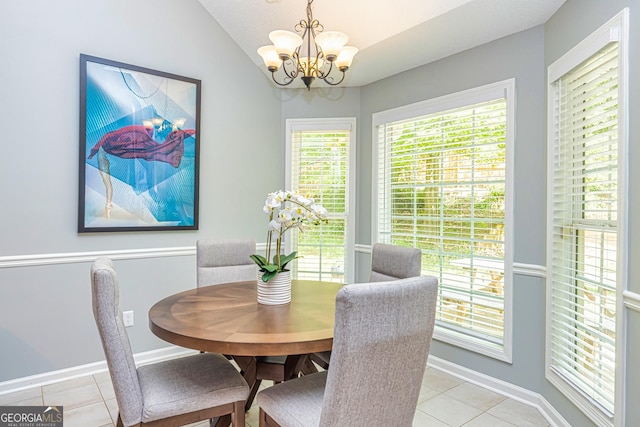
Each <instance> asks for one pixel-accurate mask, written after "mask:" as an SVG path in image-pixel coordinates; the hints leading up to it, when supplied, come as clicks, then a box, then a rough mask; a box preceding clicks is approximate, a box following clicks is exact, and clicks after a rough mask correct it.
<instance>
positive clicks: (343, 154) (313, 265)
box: [287, 119, 355, 283]
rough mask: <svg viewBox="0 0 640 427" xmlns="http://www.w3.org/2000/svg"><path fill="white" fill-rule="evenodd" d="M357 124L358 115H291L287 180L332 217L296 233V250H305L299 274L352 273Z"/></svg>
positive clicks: (326, 277) (330, 276)
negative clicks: (353, 177)
mask: <svg viewBox="0 0 640 427" xmlns="http://www.w3.org/2000/svg"><path fill="white" fill-rule="evenodd" d="M354 126H355V120H353V119H335V120H334V119H331V120H328V119H310V120H294V119H291V120H287V137H288V140H287V167H288V169H289V170H288V176H287V179H288V181H289V182H288V183H287V185H288V186H290V188H291V189H292V190H294V191H296V192H299V193H302V194H305V195H307V196H308V197H312V198H313V199H314V200H315V201H316V202H317V203H320V204H321V205H322V206H324V207H325V209H327V211H328V213H327V218H328V220H329V221H328V222H326V223H323V224H321V225H320V226H318V227H313V228H309V229H306V230H305V231H304V233H299V232H297V231H295V230H294V232H293V233H292V235H291V237H292V238H291V242H290V245H291V250H296V251H297V252H298V256H299V258H298V259H297V260H296V262H295V263H294V265H293V267H292V274H293V276H292V277H294V278H297V279H308V280H323V281H333V282H341V283H345V282H347V281H350V280H347V279H348V278H349V277H350V276H352V273H351V272H350V271H349V270H348V268H349V265H350V264H349V254H350V252H352V250H350V249H349V248H352V247H353V230H352V219H351V218H352V212H351V206H352V202H351V197H353V191H352V189H351V186H352V185H353V183H352V181H351V177H350V176H351V168H352V164H351V158H352V156H353V150H354V149H355V146H354V143H353V140H354V138H355V130H354Z"/></svg>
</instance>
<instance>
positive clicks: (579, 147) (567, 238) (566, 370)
mask: <svg viewBox="0 0 640 427" xmlns="http://www.w3.org/2000/svg"><path fill="white" fill-rule="evenodd" d="M618 89H619V81H618V44H617V43H610V44H608V45H607V46H606V47H605V48H604V49H602V50H600V51H599V52H598V53H596V54H595V55H593V56H591V57H590V58H589V59H588V60H586V61H584V62H582V63H581V64H580V65H579V66H578V67H576V68H574V69H572V70H571V71H569V72H567V73H566V74H564V75H563V76H562V77H560V78H559V79H558V80H557V81H555V82H554V84H553V90H554V91H555V96H554V98H555V102H554V104H555V111H554V116H555V117H554V124H555V136H554V146H553V154H552V155H553V177H552V183H551V185H552V189H551V191H552V198H551V206H550V208H551V209H552V212H551V216H552V224H551V225H552V230H551V241H552V242H551V243H552V247H551V251H552V256H551V266H550V268H551V272H550V273H551V280H552V283H551V307H549V308H550V312H551V319H550V322H551V328H550V361H549V364H550V368H551V369H552V370H553V371H554V372H555V373H556V374H557V375H559V376H560V377H561V378H562V379H563V380H564V381H566V382H567V383H569V384H570V385H571V386H572V387H574V388H576V389H577V390H579V391H580V393H582V394H584V395H585V396H587V397H588V398H589V399H590V400H591V401H592V402H593V403H594V404H595V405H597V406H598V407H599V408H601V409H602V410H604V412H605V413H606V414H608V415H612V414H613V412H614V395H615V364H616V343H615V340H616V282H617V279H616V273H617V269H618V259H617V258H618V256H617V247H618V231H619V227H618V219H619V218H618V211H619V208H618V162H619V155H618V149H619V145H618V131H619V127H618V120H619V112H618V111H619V110H618Z"/></svg>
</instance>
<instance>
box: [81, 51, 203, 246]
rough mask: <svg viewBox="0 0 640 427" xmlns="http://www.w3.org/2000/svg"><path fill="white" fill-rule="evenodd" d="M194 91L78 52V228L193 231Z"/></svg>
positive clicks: (196, 83) (195, 86)
mask: <svg viewBox="0 0 640 427" xmlns="http://www.w3.org/2000/svg"><path fill="white" fill-rule="evenodd" d="M200 91H201V82H200V80H196V79H191V78H187V77H182V76H177V75H174V74H169V73H165V72H161V71H155V70H150V69H147V68H142V67H137V66H134V65H129V64H123V63H120V62H116V61H111V60H107V59H102V58H96V57H92V56H88V55H80V175H79V197H78V199H79V209H78V232H79V233H87V232H99V231H149V230H153V231H156V230H197V229H198V168H199V151H200V150H199V140H200Z"/></svg>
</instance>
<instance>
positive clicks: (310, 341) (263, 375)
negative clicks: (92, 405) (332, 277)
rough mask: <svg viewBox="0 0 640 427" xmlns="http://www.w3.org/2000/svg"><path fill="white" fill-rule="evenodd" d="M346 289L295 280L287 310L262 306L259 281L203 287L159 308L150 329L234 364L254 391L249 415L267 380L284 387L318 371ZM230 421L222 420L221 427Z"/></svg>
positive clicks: (161, 303) (152, 312) (151, 316)
mask: <svg viewBox="0 0 640 427" xmlns="http://www.w3.org/2000/svg"><path fill="white" fill-rule="evenodd" d="M342 286H343V285H342V284H340V283H333V282H319V281H310V280H293V281H292V286H291V302H290V303H288V304H282V305H263V304H258V294H257V283H256V281H249V282H235V283H224V284H220V285H211V286H202V287H199V288H196V289H190V290H188V291H184V292H180V293H178V294H175V295H171V296H169V297H167V298H165V299H163V300H161V301H158V302H157V303H156V304H154V305H153V306H152V307H151V309H150V310H149V327H150V328H151V331H152V332H153V333H154V334H155V335H157V336H158V337H159V338H162V339H163V340H165V341H167V342H170V343H172V344H176V345H179V346H181V347H187V348H192V349H195V350H200V351H207V352H211V353H220V354H224V355H227V356H228V357H229V358H231V359H233V360H234V361H235V362H236V363H237V365H238V367H239V368H240V371H241V372H242V375H243V377H244V379H245V380H246V381H247V384H249V387H250V388H251V393H250V395H249V398H248V399H247V402H246V406H245V408H246V409H247V410H248V409H249V408H250V407H251V404H252V402H253V399H254V398H255V395H256V393H257V392H258V388H259V386H260V383H261V381H262V380H272V381H275V382H280V381H285V380H288V379H291V378H295V377H296V376H298V375H299V374H300V373H301V374H309V373H312V372H316V371H317V370H316V367H315V365H314V364H313V363H312V362H311V357H310V355H311V354H313V353H317V352H323V351H328V350H331V347H332V345H333V325H334V316H335V302H336V294H337V293H338V290H339V289H340V288H341V287H342ZM268 356H286V357H284V358H283V357H280V358H275V360H270V359H269V357H268ZM272 359H274V358H272ZM229 422H230V417H223V418H221V419H220V420H218V423H217V424H216V426H227V425H229Z"/></svg>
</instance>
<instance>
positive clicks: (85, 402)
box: [0, 368, 549, 427]
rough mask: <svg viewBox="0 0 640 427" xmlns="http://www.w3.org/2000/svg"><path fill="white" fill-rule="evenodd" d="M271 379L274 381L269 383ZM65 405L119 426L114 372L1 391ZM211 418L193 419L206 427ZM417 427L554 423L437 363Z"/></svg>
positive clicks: (86, 419)
mask: <svg viewBox="0 0 640 427" xmlns="http://www.w3.org/2000/svg"><path fill="white" fill-rule="evenodd" d="M265 383H266V384H267V385H268V384H270V382H269V381H265V382H263V384H265ZM7 405H10V406H13V405H51V406H63V407H64V425H65V427H113V426H114V425H115V420H116V418H117V416H118V405H117V403H116V399H115V394H114V392H113V386H112V385H111V379H110V377H109V373H108V372H102V373H99V374H95V375H88V376H85V377H79V378H76V379H73V380H68V381H63V382H59V383H55V384H50V385H46V386H42V387H33V388H30V389H26V390H22V391H19V392H15V393H9V394H4V395H0V406H7ZM208 425H209V423H208V422H201V423H197V424H193V425H192V427H196V426H197V427H205V426H208ZM246 425H247V426H249V427H258V408H257V406H256V405H255V404H254V405H253V407H252V408H251V410H250V411H249V412H248V413H247V417H246ZM413 425H414V427H427V426H428V427H458V426H464V427H512V426H544V427H546V426H549V422H548V421H547V420H546V419H545V418H544V417H543V416H542V414H541V413H540V412H539V411H538V410H537V409H535V408H533V407H531V406H528V405H525V404H523V403H520V402H518V401H516V400H513V399H509V398H507V397H505V396H502V395H500V394H498V393H495V392H492V391H489V390H487V389H484V388H482V387H479V386H476V385H474V384H471V383H468V382H465V381H463V380H461V379H459V378H457V377H454V376H451V375H448V374H446V373H443V372H442V371H439V370H437V369H434V368H428V369H427V371H426V373H425V376H424V380H423V382H422V390H421V392H420V398H419V399H418V408H417V410H416V415H415V418H414V421H413Z"/></svg>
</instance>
